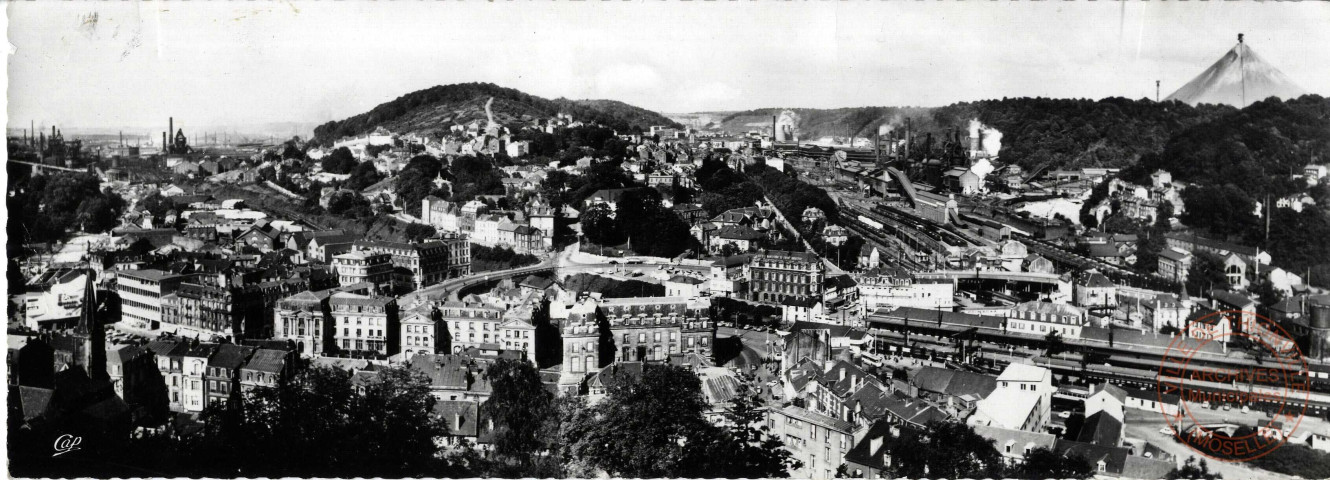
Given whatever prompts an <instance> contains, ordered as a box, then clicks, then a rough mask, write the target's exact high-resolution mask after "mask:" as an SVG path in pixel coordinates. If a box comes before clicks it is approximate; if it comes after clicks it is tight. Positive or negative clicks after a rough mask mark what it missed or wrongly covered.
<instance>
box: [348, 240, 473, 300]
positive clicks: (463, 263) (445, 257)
mask: <svg viewBox="0 0 1330 480" xmlns="http://www.w3.org/2000/svg"><path fill="white" fill-rule="evenodd" d="M355 248H356V249H357V250H360V251H366V252H370V253H386V254H389V255H391V256H392V264H393V267H394V269H396V270H402V271H404V272H405V273H406V275H407V276H408V278H410V280H411V284H412V286H413V287H414V288H415V289H421V288H424V287H427V286H430V285H434V284H436V283H439V282H442V281H443V280H445V279H448V278H454V277H460V276H464V275H469V274H470V273H471V243H470V242H468V241H467V239H465V238H462V237H446V238H443V239H441V240H431V241H427V242H423V243H398V242H383V241H359V242H356V244H355Z"/></svg>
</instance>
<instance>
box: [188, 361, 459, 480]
mask: <svg viewBox="0 0 1330 480" xmlns="http://www.w3.org/2000/svg"><path fill="white" fill-rule="evenodd" d="M350 377H351V376H350V373H349V372H346V371H342V370H336V369H331V368H325V367H314V368H310V369H307V370H304V371H302V372H301V373H300V374H298V375H297V376H296V377H295V378H293V379H291V380H289V381H287V382H285V383H283V384H280V385H279V386H277V387H275V388H260V389H257V390H254V391H253V392H250V393H249V394H246V395H240V394H239V393H237V394H236V395H235V396H234V397H233V398H232V400H230V401H228V402H226V403H224V404H220V405H214V406H210V407H209V408H208V409H207V410H206V411H205V412H204V414H203V421H204V429H203V431H202V432H201V433H200V434H199V435H197V436H196V438H193V439H190V440H187V441H185V443H184V444H183V447H184V452H183V458H184V459H183V460H181V461H180V464H181V465H184V466H187V468H189V470H188V472H189V473H190V474H193V475H202V476H226V475H232V476H234V475H240V476H247V477H260V476H264V477H286V476H338V477H352V476H363V477H372V476H388V477H405V476H418V475H426V474H429V475H440V474H441V473H443V472H447V465H446V464H444V463H442V462H440V461H439V460H438V459H436V457H435V452H436V450H437V449H436V447H435V444H434V441H435V440H436V439H438V438H442V437H443V436H445V435H447V434H448V430H447V426H446V425H445V424H444V423H443V421H442V419H440V418H438V417H437V416H436V415H434V414H433V408H434V403H435V399H434V397H433V396H432V395H430V393H429V382H428V380H427V379H426V378H425V377H424V376H423V374H420V373H418V372H414V371H412V370H409V369H405V368H399V367H390V368H385V369H382V370H379V371H378V373H377V374H376V375H375V376H374V377H372V378H373V380H371V381H369V382H368V383H367V384H365V386H364V388H365V391H364V394H363V395H362V394H358V393H356V391H355V390H354V389H353V388H352V385H351V378H350ZM234 391H236V392H238V389H236V390H234ZM179 473H183V472H179ZM177 474H178V473H177Z"/></svg>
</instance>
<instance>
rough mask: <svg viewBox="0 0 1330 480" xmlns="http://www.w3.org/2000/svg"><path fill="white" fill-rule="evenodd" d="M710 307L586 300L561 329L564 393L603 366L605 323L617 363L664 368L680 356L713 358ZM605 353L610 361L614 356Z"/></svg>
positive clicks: (687, 302) (666, 300)
mask: <svg viewBox="0 0 1330 480" xmlns="http://www.w3.org/2000/svg"><path fill="white" fill-rule="evenodd" d="M710 303H711V302H710V301H709V300H706V299H687V298H678V297H645V298H614V299H605V300H603V301H601V302H596V301H594V300H591V299H588V300H586V301H585V302H583V303H581V304H578V305H574V306H573V307H572V309H571V310H570V312H569V314H568V319H567V320H566V321H565V322H564V324H563V326H562V330H563V339H564V352H563V357H564V361H563V372H562V378H561V379H560V385H561V388H562V387H563V386H565V385H568V384H570V383H571V384H573V385H576V384H578V383H580V382H581V379H582V377H583V376H584V375H586V374H588V373H594V372H595V371H596V370H597V369H599V368H600V367H603V366H605V365H602V364H601V361H600V355H601V351H600V348H601V346H600V344H599V341H600V328H599V323H598V319H599V318H601V317H603V318H604V319H605V321H606V323H608V324H609V329H610V335H611V337H612V338H613V339H614V340H613V344H614V347H615V351H614V352H612V354H613V358H614V361H616V362H634V361H657V362H663V361H665V360H666V359H668V356H669V355H673V354H678V353H694V354H698V355H702V356H703V357H710V356H711V353H712V348H713V345H714V344H715V338H716V326H715V323H714V322H713V321H712V320H711V318H710V312H709V309H710ZM605 353H606V354H607V355H606V356H607V358H608V357H609V355H608V354H609V353H611V352H605Z"/></svg>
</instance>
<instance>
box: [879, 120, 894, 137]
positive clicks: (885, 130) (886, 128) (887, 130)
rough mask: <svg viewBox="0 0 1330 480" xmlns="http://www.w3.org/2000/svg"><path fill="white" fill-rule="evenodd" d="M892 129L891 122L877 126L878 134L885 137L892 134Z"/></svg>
mask: <svg viewBox="0 0 1330 480" xmlns="http://www.w3.org/2000/svg"><path fill="white" fill-rule="evenodd" d="M891 130H892V127H891V124H888V123H884V124H882V125H880V126H878V127H877V135H878V136H879V137H885V136H887V135H891Z"/></svg>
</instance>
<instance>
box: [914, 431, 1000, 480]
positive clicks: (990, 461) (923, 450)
mask: <svg viewBox="0 0 1330 480" xmlns="http://www.w3.org/2000/svg"><path fill="white" fill-rule="evenodd" d="M902 438H903V439H904V440H903V441H899V442H897V443H896V444H894V445H892V447H891V449H890V452H891V453H890V454H891V458H892V459H893V460H895V462H894V464H893V470H894V471H893V472H891V473H892V476H893V477H897V476H902V477H911V478H1001V477H1003V476H1004V475H1003V473H1004V471H1005V469H1006V468H1005V467H1006V463H1005V462H1004V461H1003V459H1002V454H1000V453H998V451H997V448H994V447H993V441H992V440H989V439H986V438H984V437H981V436H979V434H977V433H975V432H974V429H973V428H972V427H970V426H968V425H965V424H963V423H959V422H948V421H933V422H929V424H928V426H927V428H926V431H925V432H923V433H921V434H919V435H917V436H912V437H909V438H906V437H905V436H904V435H902Z"/></svg>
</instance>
